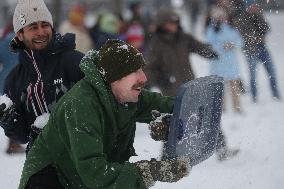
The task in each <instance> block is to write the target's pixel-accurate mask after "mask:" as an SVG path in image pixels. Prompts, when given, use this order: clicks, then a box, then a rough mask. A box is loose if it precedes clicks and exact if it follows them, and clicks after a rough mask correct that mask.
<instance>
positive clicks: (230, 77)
mask: <svg viewBox="0 0 284 189" xmlns="http://www.w3.org/2000/svg"><path fill="white" fill-rule="evenodd" d="M210 20H211V23H210V24H209V26H208V28H207V32H206V38H207V42H208V43H209V44H211V45H212V47H213V49H214V50H215V51H216V52H217V53H218V55H219V58H218V59H212V60H209V63H210V66H209V67H210V68H209V72H210V75H218V76H221V77H223V78H224V80H225V85H227V86H226V89H230V92H231V95H232V100H233V110H234V111H235V112H238V113H240V112H241V107H240V93H241V90H240V81H241V76H240V75H241V74H240V68H239V60H238V57H237V50H238V49H241V48H242V46H243V40H242V37H241V35H240V34H239V33H238V31H237V30H236V29H234V28H233V27H232V26H231V25H230V24H229V23H228V17H227V15H226V13H225V11H224V10H223V9H221V8H219V7H213V8H212V9H211V19H210ZM226 89H225V93H226ZM224 102H225V101H224ZM224 110H225V106H224Z"/></svg>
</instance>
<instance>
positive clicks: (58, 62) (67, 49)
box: [0, 0, 84, 151]
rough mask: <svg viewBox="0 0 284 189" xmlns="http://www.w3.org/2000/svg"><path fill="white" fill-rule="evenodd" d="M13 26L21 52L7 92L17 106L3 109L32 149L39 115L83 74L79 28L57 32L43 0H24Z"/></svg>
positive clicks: (6, 124)
mask: <svg viewBox="0 0 284 189" xmlns="http://www.w3.org/2000/svg"><path fill="white" fill-rule="evenodd" d="M13 26H14V31H15V33H16V36H15V37H14V39H13V40H12V41H11V43H10V46H11V49H12V50H13V51H17V52H19V64H18V65H17V66H16V67H15V68H14V69H13V70H12V71H11V72H10V74H9V75H8V76H7V78H6V80H5V84H4V94H6V95H7V96H8V97H9V98H10V99H11V101H12V102H13V106H12V107H11V108H9V109H7V110H6V111H5V112H2V113H0V125H1V127H2V128H3V129H4V131H5V135H6V136H8V137H9V138H10V139H12V140H14V141H17V142H18V143H22V144H25V143H28V146H27V151H28V150H29V149H30V148H31V146H32V143H33V141H34V140H35V139H36V137H37V135H38V134H39V133H40V131H41V129H39V128H36V127H34V125H35V124H34V122H35V120H36V119H37V118H38V117H39V116H41V115H43V114H47V115H48V114H49V113H50V112H51V110H52V109H53V107H54V105H55V103H56V102H57V101H58V100H59V99H60V97H61V96H62V95H63V94H64V93H66V92H67V91H68V90H69V89H70V88H71V87H72V86H73V85H74V84H75V83H76V82H77V81H79V80H80V79H82V78H83V76H84V74H83V73H82V72H81V71H80V69H79V63H80V60H81V58H82V57H83V54H82V53H80V52H79V51H76V50H75V35H74V34H65V35H64V36H61V35H60V34H58V33H56V32H55V30H54V29H53V21H52V16H51V14H50V12H49V10H48V9H47V7H46V5H45V4H44V2H43V1H42V0H40V1H27V0H20V1H19V2H18V4H17V6H16V9H15V12H14V17H13Z"/></svg>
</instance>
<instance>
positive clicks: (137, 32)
mask: <svg viewBox="0 0 284 189" xmlns="http://www.w3.org/2000/svg"><path fill="white" fill-rule="evenodd" d="M140 40H141V41H144V30H143V28H142V26H141V25H140V24H138V23H134V24H132V25H130V26H129V28H128V29H127V32H126V41H140Z"/></svg>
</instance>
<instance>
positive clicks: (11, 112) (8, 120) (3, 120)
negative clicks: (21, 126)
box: [0, 103, 18, 129]
mask: <svg viewBox="0 0 284 189" xmlns="http://www.w3.org/2000/svg"><path fill="white" fill-rule="evenodd" d="M5 109H6V110H5ZM17 117H18V114H17V112H16V111H15V108H14V105H12V106H11V107H9V108H6V104H5V103H2V104H1V105H0V126H1V127H3V129H6V128H7V127H8V126H9V125H13V124H14V122H16V121H17Z"/></svg>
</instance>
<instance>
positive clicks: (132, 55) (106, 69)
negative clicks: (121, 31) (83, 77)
mask: <svg viewBox="0 0 284 189" xmlns="http://www.w3.org/2000/svg"><path fill="white" fill-rule="evenodd" d="M145 64H146V63H145V59H144V57H143V55H142V53H141V52H139V51H138V50H137V49H136V48H134V47H133V46H131V45H129V44H127V43H126V42H124V41H121V40H118V39H109V40H108V41H107V42H106V43H105V44H104V45H103V46H102V47H101V48H100V50H99V61H98V63H97V66H98V69H99V71H100V73H101V74H102V76H103V78H104V79H105V81H107V82H108V83H112V82H114V81H117V80H119V79H121V78H123V77H124V76H127V75H129V74H130V73H132V72H136V71H137V70H138V69H140V68H142V67H143V66H144V65H145Z"/></svg>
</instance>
